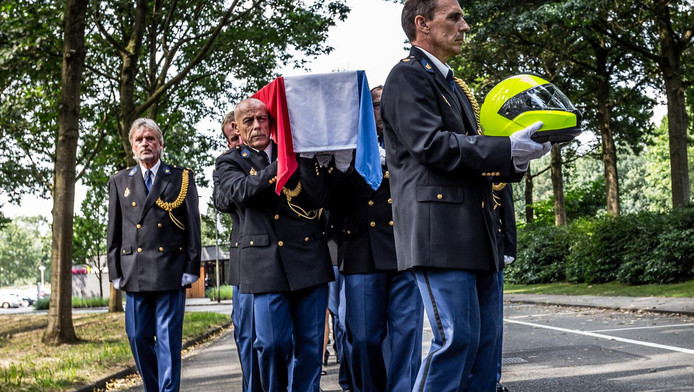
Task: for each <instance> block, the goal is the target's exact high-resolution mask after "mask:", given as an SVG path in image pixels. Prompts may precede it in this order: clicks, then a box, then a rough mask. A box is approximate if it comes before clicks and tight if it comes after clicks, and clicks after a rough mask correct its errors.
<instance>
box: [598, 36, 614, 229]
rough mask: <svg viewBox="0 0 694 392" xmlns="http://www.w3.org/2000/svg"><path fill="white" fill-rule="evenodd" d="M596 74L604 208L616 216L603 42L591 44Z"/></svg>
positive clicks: (606, 73) (605, 52) (605, 57)
mask: <svg viewBox="0 0 694 392" xmlns="http://www.w3.org/2000/svg"><path fill="white" fill-rule="evenodd" d="M593 49H594V52H595V57H596V61H595V67H596V74H597V80H596V82H597V88H596V97H597V104H598V113H597V116H598V128H599V129H600V140H601V141H602V163H603V168H604V171H605V200H606V202H605V206H606V209H607V213H608V214H610V215H612V216H617V215H619V213H620V209H621V208H620V204H619V175H618V172H617V148H616V146H615V143H614V134H613V133H612V105H611V104H610V77H609V71H608V70H607V51H606V49H605V41H604V40H599V41H596V42H594V43H593Z"/></svg>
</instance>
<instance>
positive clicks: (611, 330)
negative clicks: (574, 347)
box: [590, 324, 694, 332]
mask: <svg viewBox="0 0 694 392" xmlns="http://www.w3.org/2000/svg"><path fill="white" fill-rule="evenodd" d="M677 327H694V324H670V325H649V326H646V327H629V328H615V329H598V330H595V331H590V332H615V331H633V330H636V329H658V328H677Z"/></svg>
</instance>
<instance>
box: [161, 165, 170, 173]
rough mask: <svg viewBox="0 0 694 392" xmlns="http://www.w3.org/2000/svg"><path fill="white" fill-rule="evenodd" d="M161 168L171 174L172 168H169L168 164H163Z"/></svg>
mask: <svg viewBox="0 0 694 392" xmlns="http://www.w3.org/2000/svg"><path fill="white" fill-rule="evenodd" d="M161 170H162V171H163V172H164V174H171V169H169V167H168V166H166V165H163V164H162V165H161Z"/></svg>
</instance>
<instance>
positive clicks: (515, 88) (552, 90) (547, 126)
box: [480, 74, 581, 143]
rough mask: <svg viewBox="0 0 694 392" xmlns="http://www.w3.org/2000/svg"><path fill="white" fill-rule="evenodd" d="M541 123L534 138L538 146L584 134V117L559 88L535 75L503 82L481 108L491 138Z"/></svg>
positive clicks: (481, 120) (490, 92)
mask: <svg viewBox="0 0 694 392" xmlns="http://www.w3.org/2000/svg"><path fill="white" fill-rule="evenodd" d="M538 121H542V123H543V125H542V128H541V129H540V130H539V131H537V132H536V133H535V134H534V135H533V136H532V139H533V140H535V141H536V142H538V143H544V142H546V141H551V142H555V143H560V142H566V141H569V140H571V139H573V138H575V137H576V136H578V134H579V133H581V113H580V112H579V111H578V110H576V108H575V107H574V106H573V104H571V101H569V98H567V97H566V95H564V93H562V92H561V91H560V90H559V89H558V88H557V87H556V86H554V85H553V84H552V83H550V82H548V81H546V80H544V79H542V78H540V77H538V76H535V75H530V74H521V75H515V76H511V77H510V78H508V79H504V80H502V81H501V82H499V84H497V85H496V86H494V88H493V89H492V90H491V91H489V93H488V94H487V96H486V97H485V98H484V102H483V103H482V106H481V107H480V123H481V125H482V130H483V131H484V134H485V135H488V136H509V135H511V134H512V133H514V132H517V131H520V130H521V129H524V128H526V127H528V126H530V125H532V124H533V123H536V122H538Z"/></svg>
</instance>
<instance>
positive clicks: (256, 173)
mask: <svg viewBox="0 0 694 392" xmlns="http://www.w3.org/2000/svg"><path fill="white" fill-rule="evenodd" d="M248 174H250V175H252V176H257V175H258V171H257V170H255V168H254V167H252V168H251V171H250V172H249V173H248Z"/></svg>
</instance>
